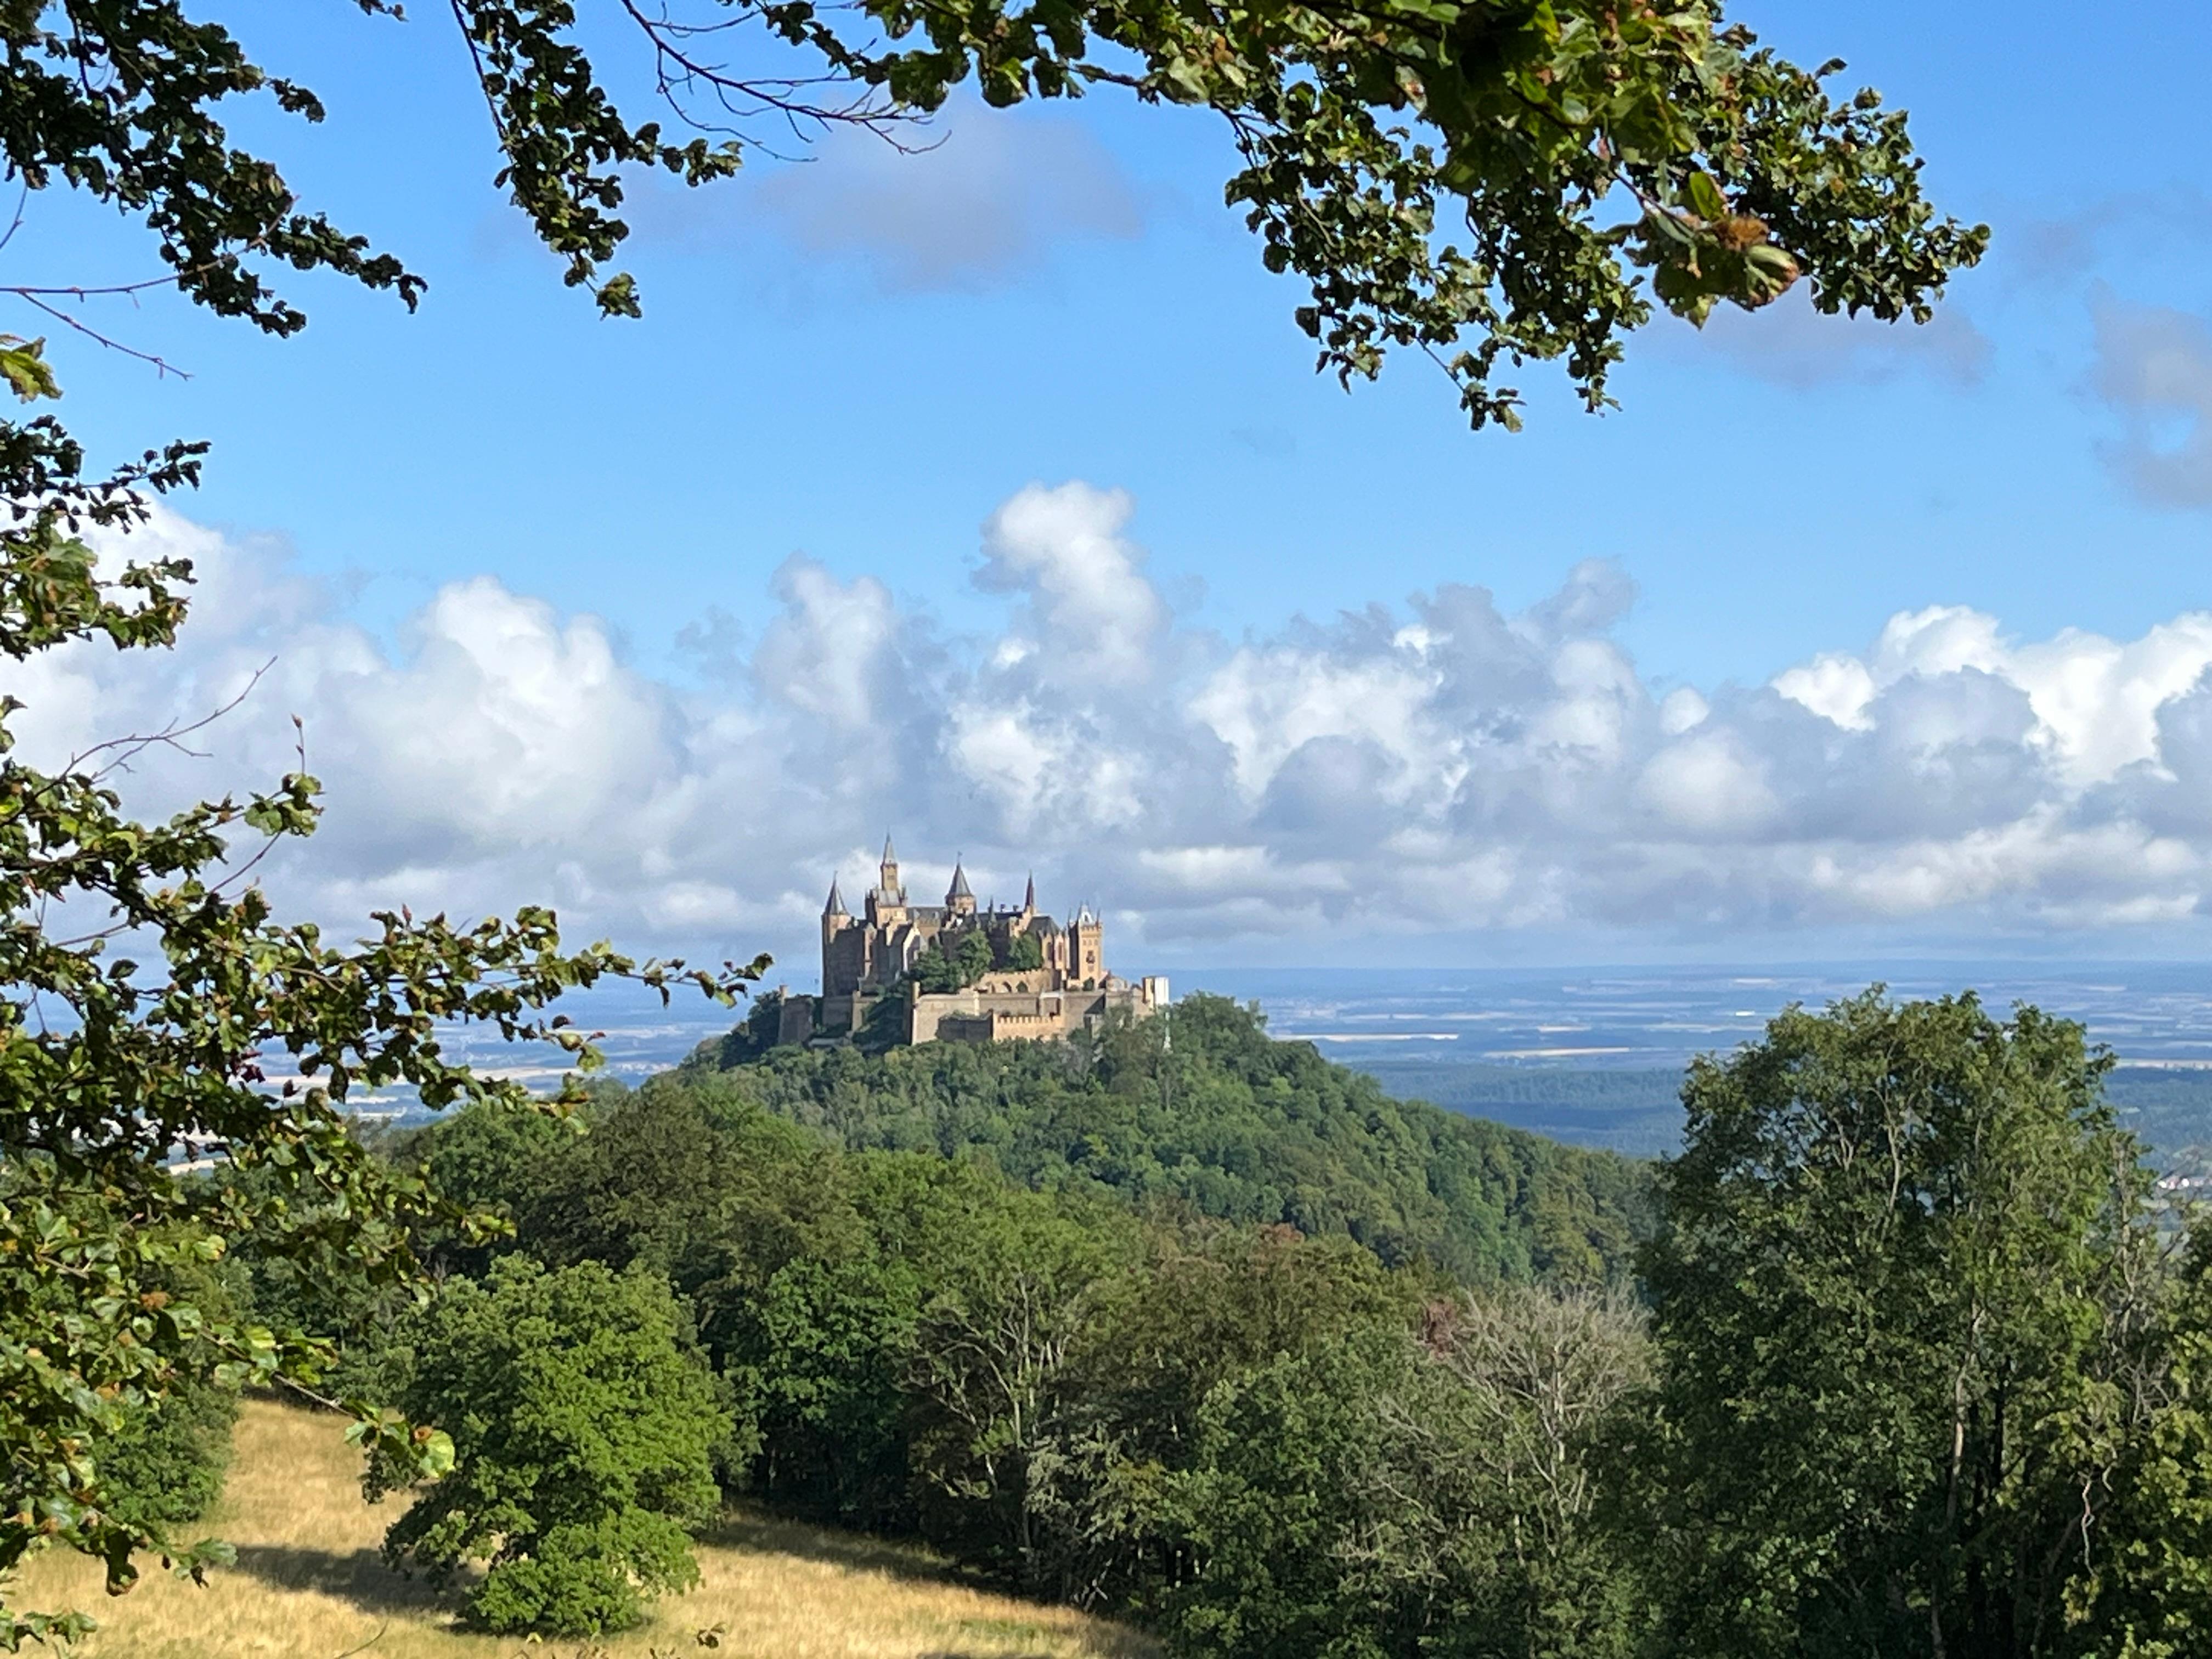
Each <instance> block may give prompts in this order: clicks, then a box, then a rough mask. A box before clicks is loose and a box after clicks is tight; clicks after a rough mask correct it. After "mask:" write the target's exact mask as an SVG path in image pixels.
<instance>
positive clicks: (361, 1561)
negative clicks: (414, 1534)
mask: <svg viewBox="0 0 2212 1659" xmlns="http://www.w3.org/2000/svg"><path fill="white" fill-rule="evenodd" d="M359 1476H360V1462H359V1459H358V1458H357V1457H356V1455H355V1454H354V1453H353V1452H352V1451H351V1449H349V1447H347V1446H346V1444H345V1443H344V1441H343V1424H342V1423H341V1422H340V1421H339V1420H338V1419H335V1418H332V1417H328V1416H320V1415H317V1414H314V1413H309V1412H306V1411H300V1410H295V1409H292V1408H289V1407H283V1406H277V1405H273V1404H270V1403H269V1402H266V1401H248V1402H247V1404H246V1410H245V1413H244V1415H243V1417H242V1418H241V1419H240V1422H239V1425H238V1455H237V1460H236V1462H235V1463H234V1466H233V1468H232V1471H231V1476H230V1482H229V1485H228V1488H227V1489H226V1491H225V1492H224V1495H223V1498H222V1502H221V1504H219V1505H218V1507H217V1508H216V1510H215V1512H214V1513H213V1514H212V1515H210V1516H209V1517H208V1519H207V1521H206V1522H205V1523H204V1530H205V1531H206V1532H208V1533H211V1534H214V1535H216V1536H217V1537H221V1538H223V1539H226V1540H228V1541H229V1542H230V1543H231V1544H233V1545H234V1546H235V1547H236V1548H237V1550H238V1565H236V1566H234V1567H229V1568H225V1569H222V1570H219V1571H217V1572H216V1573H215V1574H213V1575H211V1577H210V1583H209V1584H208V1585H207V1587H206V1588H204V1589H203V1588H201V1587H199V1586H197V1585H193V1584H190V1583H180V1582H179V1581H177V1580H175V1579H173V1578H171V1577H169V1576H168V1575H167V1574H165V1573H163V1572H162V1571H161V1568H160V1565H159V1563H157V1562H149V1563H147V1564H146V1568H147V1576H146V1577H145V1579H144V1580H143V1582H142V1583H140V1584H139V1585H138V1587H137V1589H135V1590H133V1591H132V1592H131V1594H130V1595H127V1596H125V1597H123V1598H122V1599H120V1600H118V1601H109V1600H108V1599H107V1598H106V1596H105V1595H102V1594H101V1592H100V1574H99V1571H98V1569H97V1566H96V1565H95V1564H94V1563H92V1562H89V1561H86V1560H83V1559H80V1558H77V1557H73V1556H62V1555H50V1556H46V1557H44V1558H41V1559H37V1560H34V1561H33V1562H32V1563H31V1564H30V1566H29V1568H28V1570H27V1571H26V1572H25V1573H24V1574H23V1575H22V1577H21V1581H20V1582H19V1583H18V1584H17V1585H16V1586H15V1589H16V1591H17V1593H18V1594H19V1595H21V1599H22V1601H23V1603H24V1605H26V1606H33V1607H55V1606H58V1605H63V1604H70V1605H74V1606H76V1607H82V1608H85V1609H87V1610H88V1611H90V1612H91V1613H93V1614H94V1617H96V1618H97V1619H98V1620H100V1626H101V1628H100V1634H99V1635H97V1636H95V1637H94V1638H92V1639H91V1640H90V1641H89V1642H87V1643H85V1644H82V1646H80V1647H78V1648H76V1649H73V1650H70V1651H71V1653H72V1656H74V1659H247V1656H261V1655H270V1654H282V1655H285V1656H288V1659H339V1656H341V1655H362V1656H373V1659H511V1656H530V1659H575V1656H593V1659H597V1656H605V1659H632V1656H635V1659H648V1656H653V1655H665V1656H674V1655H689V1654H703V1653H705V1652H708V1651H709V1650H712V1651H713V1652H714V1653H716V1654H717V1655H722V1656H731V1659H770V1656H775V1659H830V1656H836V1659H1012V1656H1020V1659H1157V1655H1158V1649H1157V1648H1156V1647H1155V1646H1154V1645H1153V1644H1152V1643H1151V1642H1149V1641H1147V1640H1146V1638H1142V1637H1140V1636H1138V1635H1136V1634H1135V1633H1133V1632H1130V1631H1127V1630H1126V1629H1124V1628H1122V1627H1121V1626H1114V1625H1109V1624H1106V1623H1104V1622H1103V1621H1101V1620H1095V1619H1090V1618H1086V1617H1085V1616H1084V1615H1082V1614H1081V1613H1073V1612H1071V1611H1069V1610H1068V1609H1066V1608H1064V1607H1042V1606H1038V1605H1036V1604H1035V1603H1031V1602H1026V1601H1014V1600H1012V1599H1011V1598H1009V1597H1006V1596H1003V1595H990V1594H987V1593H985V1592H983V1591H981V1590H978V1589H974V1588H972V1587H970V1586H969V1585H966V1584H963V1583H957V1582H956V1581H955V1580H954V1579H952V1578H951V1577H950V1576H949V1575H948V1574H947V1573H946V1572H945V1570H944V1569H943V1568H942V1567H941V1566H940V1565H939V1564H937V1563H936V1562H934V1561H933V1560H932V1559H930V1558H928V1557H927V1556H926V1555H923V1554H921V1553H917V1552H915V1551H912V1550H908V1549H904V1548H901V1547H896V1546H893V1545H890V1544H885V1543H883V1542H881V1541H877V1540H873V1539H868V1538H864V1537H859V1536H855V1535H853V1534H841V1533H837V1532H833V1531H825V1530H823V1529H820V1528H813V1527H805V1526H799V1525H796V1524H793V1523H792V1522H784V1521H780V1520H776V1519H773V1518H769V1517H764V1516H757V1515H748V1514H737V1515H732V1516H730V1517H728V1518H727V1519H726V1521H725V1522H724V1523H723V1524H722V1526H721V1527H720V1529H719V1530H718V1531H717V1532H715V1533H714V1534H712V1535H711V1536H710V1537H709V1538H708V1540H707V1541H705V1543H704V1544H703V1546H702V1548H701V1550H700V1552H699V1566H700V1571H701V1573H702V1583H701V1584H700V1586H699V1588H698V1589H696V1590H693V1591H692V1592H691V1593H690V1594H689V1595H682V1596H675V1597H671V1598H668V1599H667V1600H665V1601H662V1602H660V1603H659V1605H658V1607H656V1609H655V1616H654V1617H653V1620H652V1621H651V1622H650V1623H649V1624H647V1626H645V1627H643V1628H642V1629H640V1630H636V1631H633V1632H629V1633H627V1634H625V1635H623V1636H619V1637H611V1638H607V1639H606V1640H605V1641H604V1642H589V1641H584V1642H570V1641H554V1642H547V1643H544V1644H537V1643H530V1644H526V1643H524V1642H523V1641H521V1640H520V1639H519V1638H513V1637H505V1638H496V1637H489V1636H477V1635H471V1634H467V1633H465V1632H459V1631H457V1630H455V1629H454V1628H453V1623H452V1620H451V1618H450V1615H449V1614H448V1613H447V1609H446V1607H445V1606H444V1605H443V1604H442V1603H441V1601H440V1600H439V1599H438V1598H437V1597H435V1596H433V1595H430V1594H428V1592H427V1591H426V1590H425V1589H423V1587H422V1585H421V1583H417V1582H410V1580H408V1579H405V1578H403V1577H400V1576H398V1574H396V1573H392V1572H390V1571H386V1569H385V1567H384V1565H383V1564H382V1563H381V1561H380V1559H379V1558H378V1554H377V1546H378V1543H379V1541H380V1540H381V1538H382V1537H383V1534H384V1528H386V1526H387V1525H388V1524H389V1523H390V1522H392V1519H393V1518H394V1516H397V1515H398V1513H399V1500H398V1499H396V1498H395V1499H392V1500H390V1501H388V1502H386V1504H381V1505H376V1506H371V1505H369V1504H364V1503H362V1499H361V1490H360V1486H359ZM717 1626H720V1632H719V1635H718V1636H717V1637H716V1638H714V1643H712V1644H710V1643H708V1642H707V1641H705V1640H703V1639H702V1632H712V1631H714V1629H715V1627H717Z"/></svg>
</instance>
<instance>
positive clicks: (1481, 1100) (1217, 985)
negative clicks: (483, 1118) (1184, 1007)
mask: <svg viewBox="0 0 2212 1659" xmlns="http://www.w3.org/2000/svg"><path fill="white" fill-rule="evenodd" d="M1172 977H1173V981H1174V985H1175V989H1176V994H1177V995H1182V994H1187V993H1189V992H1192V991H1210V992H1212V993H1215V994H1218V995H1223V996H1230V997H1234V998H1236V999H1237V1000H1238V1001H1240V1002H1257V1003H1258V1004H1259V1005H1260V1006H1261V1009H1262V1010H1263V1011H1265V1012H1266V1014H1267V1026H1268V1030H1269V1031H1270V1032H1271V1033H1273V1035H1274V1036H1279V1037H1285V1038H1291V1039H1296V1040H1303V1041H1304V1042H1311V1043H1312V1044H1313V1045H1314V1046H1315V1047H1316V1048H1318V1049H1320V1051H1321V1052H1322V1054H1324V1055H1325V1056H1326V1057H1327V1058H1328V1059H1330V1060H1334V1061H1336V1062H1337V1063H1339V1064H1340V1065H1345V1066H1353V1067H1355V1068H1357V1069H1358V1070H1360V1071H1363V1072H1366V1073H1370V1074H1372V1075H1373V1076H1374V1077H1375V1078H1376V1080H1377V1081H1379V1082H1381V1083H1382V1084H1383V1086H1384V1087H1385V1088H1386V1089H1388V1090H1389V1091H1390V1092H1391V1093H1392V1094H1394V1095H1396V1096H1399V1097H1401V1098H1414V1099H1421V1100H1428V1101H1433V1102H1434V1103H1436V1104H1437V1105H1439V1106H1443V1107H1448V1108H1449V1109H1451V1110H1453V1111H1456V1112H1464V1113H1466V1114H1468V1115H1470V1116H1474V1117H1486V1118H1492V1119H1495V1120H1496V1121H1498V1122H1501V1123H1506V1124H1510V1125H1511V1126H1512V1127H1516V1128H1521V1129H1528V1130H1531V1131H1534V1133H1539V1134H1545V1135H1550V1136H1553V1137H1554V1138H1556V1139H1560V1140H1564V1141H1567V1142H1569V1143H1570V1144H1572V1145H1575V1146H1599V1147H1604V1148H1607V1149H1608V1150H1611V1151H1614V1152H1628V1153H1632V1154H1636V1155H1642V1156H1649V1155H1652V1154H1656V1153H1659V1152H1668V1151H1670V1150H1672V1149H1673V1147H1674V1145H1675V1143H1676V1139H1677V1137H1678V1135H1679V1133H1680V1127H1681V1107H1680V1100H1679V1098H1678V1097H1679V1094H1680V1088H1681V1079H1682V1068H1683V1067H1684V1066H1686V1065H1687V1064H1688V1063H1689V1060H1690V1059H1691V1057H1692V1055H1694V1054H1705V1053H1715V1052H1719V1053H1725V1052H1726V1051H1728V1050H1729V1049H1731V1048H1734V1047H1735V1045H1736V1044H1738V1043H1740V1042H1747V1041H1749V1040H1751V1039H1753V1038H1754V1037H1756V1036H1759V1033H1760V1032H1761V1031H1762V1030H1763V1029H1764V1028H1765V1022H1766V1021H1767V1020H1768V1019H1770V1018H1772V1017H1773V1016H1774V1015H1775V1014H1777V1013H1778V1012H1781V1011H1782V1009H1784V1007H1786V1006H1789V1005H1790V1003H1792V1002H1802V1003H1804V1004H1806V1005H1807V1006H1810V1007H1816V1008H1817V1007H1820V1006H1825V1005H1826V1004H1827V1003H1829V1002H1831V1001H1832V1000H1836V999H1837V998H1838V997H1844V996H1848V995H1850V994H1852V993H1854V992H1856V991H1860V990H1863V989H1864V988H1865V987H1867V986H1868V985H1869V984H1871V983H1873V982H1874V981H1876V980H1881V981H1884V982H1886V983H1887V985H1888V986H1889V987H1890V989H1891V991H1892V993H1893V994H1895V995H1899V996H1913V997H1919V996H1940V995H1942V994H1945V993H1947V992H1955V991H1960V990H1964V989H1967V988H1972V989H1974V990H1976V991H1978V993H1979V994H1981V996H1982V999H1983V1000H1984V1002H1986V1003H1988V1004H1989V1005H1990V1006H1991V1007H1992V1008H1995V1009H1998V1010H2003V1009H2006V1008H2008V1007H2009V1006H2011V1005H2012V1004H2013V1003H2015V1002H2028V1003H2033V1004H2034V1005H2035V1006H2039V1007H2040V1008H2043V1009H2045V1011H2046V1012H2052V1013H2057V1014H2063V1015H2064V1016H2066V1017H2067V1018H2072V1019H2078V1020H2081V1022H2083V1023H2084V1024H2086V1025H2087V1027H2088V1030H2089V1036H2090V1038H2091V1040H2092V1041H2093V1042H2101V1043H2103V1044H2105V1045H2106V1046H2107V1047H2109V1048H2112V1051H2113V1053H2114V1054H2115V1055H2116V1056H2117V1057H2118V1061H2119V1064H2118V1066H2117V1067H2116V1068H2115V1070H2114V1071H2113V1073H2112V1076H2111V1079H2110V1080H2109V1085H2108V1087H2109V1091H2110V1093H2111V1096H2112V1100H2113V1102H2114V1103H2115V1104H2116V1105H2118V1107H2119V1109H2120V1110H2121V1112H2122V1114H2123V1115H2124V1119H2125V1121H2127V1123H2128V1126H2129V1127H2130V1128H2132V1129H2134V1130H2135V1131H2136V1133H2139V1134H2140V1135H2142V1137H2143V1139H2145V1140H2147V1141H2148V1143H2149V1144H2150V1145H2151V1146H2153V1147H2154V1149H2156V1150H2157V1151H2158V1152H2160V1153H2161V1154H2163V1155H2166V1156H2172V1155H2175V1154H2179V1153H2181V1152H2186V1151H2189V1150H2191V1149H2192V1148H2195V1147H2198V1146H2203V1145H2205V1144H2206V1143H2212V975H2207V974H2206V972H2205V971H2204V970H2203V969H2201V968H2198V967H2196V966H2194V965H2191V964H2188V963H2072V964H2054V963H1998V962H1961V963H1906V964H1904V965H1903V966H1901V967H1889V968H1884V967H1882V966H1881V965H1879V964H1875V963H1844V964H1838V965H1834V966H1825V967H1786V968H1771V967H1768V968H1760V969H1740V970H1739V969H1729V968H1725V967H1721V968H1711V967H1700V968H1680V969H1668V968H1609V969H1608V968H1600V969H1553V970H1545V971H1534V970H1529V969H1351V970H1343V971H1336V970H1328V971H1325V970H1322V969H1304V968H1286V969H1199V970H1194V971H1186V972H1181V973H1176V974H1175V975H1173V976H1172ZM573 1006H574V1010H575V1015H576V1018H577V1019H578V1021H579V1023H580V1024H586V1025H587V1026H597V1027H599V1028H600V1029H603V1030H605V1033H606V1036H605V1042H604V1044H603V1047H604V1048H605V1052H606V1055H607V1066H608V1070H609V1071H610V1072H611V1073H612V1074H613V1075H615V1076H617V1077H619V1078H623V1079H626V1080H629V1081H632V1082H635V1081H636V1080H638V1079H641V1078H644V1077H647V1076H650V1075H651V1074H652V1073H655V1072H659V1071H663V1070H665V1069H667V1068H668V1067H670V1066H674V1065H676V1064H677V1063H678V1062H679V1061H680V1060H683V1058H684V1056H685V1055H686V1054H690V1051H691V1050H692V1049H693V1048H696V1047H697V1045H698V1044H699V1043H701V1042H704V1041H706V1040H707V1039H708V1038H709V1037H716V1036H720V1035H721V1034H722V1033H723V1032H724V1031H726V1030H728V1029H729V1027H730V1025H731V1024H732V1023H733V1022H734V1021H735V1019H736V1018H738V1015H737V1014H735V1013H732V1012H726V1011H724V1010H722V1009H720V1008H716V1007H714V1006H711V1005H708V1004H707V1003H705V1002H703V1001H702V1000H697V999H696V998H693V999H686V998H682V997H679V998H678V1000H676V1001H675V1002H674V1003H672V1004H671V1006H669V1007H667V1008H665V1009H664V1008H662V1007H661V1006H659V1002H658V1001H657V1000H654V999H653V998H650V997H641V996H639V995H636V994H633V993H630V992H629V991H627V990H620V989H618V990H612V991H606V990H602V991H596V992H592V993H588V994H584V995H581V996H579V997H576V998H574V999H573ZM457 1040H458V1041H459V1042H461V1043H462V1044H463V1045H464V1047H465V1046H466V1045H467V1043H468V1042H470V1041H471V1039H470V1038H469V1037H467V1036H466V1035H465V1034H464V1035H463V1036H460V1037H459V1038H458V1039H457ZM473 1041H474V1042H475V1043H476V1045H477V1050H478V1052H477V1059H478V1060H481V1061H482V1063H483V1064H484V1065H486V1066H489V1067H493V1068H504V1069H510V1070H512V1069H518V1068H519V1069H520V1070H521V1071H522V1072H524V1073H541V1074H542V1075H543V1077H544V1079H548V1080H550V1079H551V1078H552V1077H553V1076H555V1075H556V1074H557V1073H558V1071H559V1058H558V1056H556V1055H553V1054H546V1055H544V1056H543V1057H542V1058H539V1059H538V1060H527V1059H519V1057H518V1056H517V1055H516V1054H515V1053H514V1052H513V1050H511V1049H508V1048H506V1047H505V1045H503V1044H500V1043H497V1042H492V1041H491V1040H489V1038H487V1037H485V1036H482V1035H481V1034H479V1035H478V1036H476V1037H475V1038H474V1039H473Z"/></svg>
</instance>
